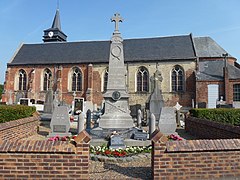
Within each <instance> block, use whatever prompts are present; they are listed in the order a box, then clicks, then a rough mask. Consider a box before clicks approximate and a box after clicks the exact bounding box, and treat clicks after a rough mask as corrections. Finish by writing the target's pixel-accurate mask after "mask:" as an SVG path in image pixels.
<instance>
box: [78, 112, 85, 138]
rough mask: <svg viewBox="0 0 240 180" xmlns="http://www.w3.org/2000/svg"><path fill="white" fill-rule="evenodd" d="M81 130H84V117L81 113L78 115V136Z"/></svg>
mask: <svg viewBox="0 0 240 180" xmlns="http://www.w3.org/2000/svg"><path fill="white" fill-rule="evenodd" d="M83 130H84V115H83V112H81V113H79V115H78V126H77V133H78V134H79V133H80V132H81V131H83Z"/></svg>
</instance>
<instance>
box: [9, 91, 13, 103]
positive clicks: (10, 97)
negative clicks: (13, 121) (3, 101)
mask: <svg viewBox="0 0 240 180" xmlns="http://www.w3.org/2000/svg"><path fill="white" fill-rule="evenodd" d="M8 94H9V99H8V105H12V104H13V100H12V94H13V92H12V90H10V91H8Z"/></svg>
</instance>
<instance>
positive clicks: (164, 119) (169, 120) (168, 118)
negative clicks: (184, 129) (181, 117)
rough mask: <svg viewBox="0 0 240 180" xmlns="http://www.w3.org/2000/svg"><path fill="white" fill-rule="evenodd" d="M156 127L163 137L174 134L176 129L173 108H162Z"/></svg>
mask: <svg viewBox="0 0 240 180" xmlns="http://www.w3.org/2000/svg"><path fill="white" fill-rule="evenodd" d="M158 127H159V130H160V132H161V133H163V134H165V135H170V134H173V133H175V131H176V128H177V123H176V113H175V108H173V107H163V108H162V111H161V115H160V119H159V123H158Z"/></svg>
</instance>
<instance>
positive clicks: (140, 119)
mask: <svg viewBox="0 0 240 180" xmlns="http://www.w3.org/2000/svg"><path fill="white" fill-rule="evenodd" d="M141 126H142V111H141V109H138V116H137V127H139V128H140V127H141Z"/></svg>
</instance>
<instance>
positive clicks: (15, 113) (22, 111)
mask: <svg viewBox="0 0 240 180" xmlns="http://www.w3.org/2000/svg"><path fill="white" fill-rule="evenodd" d="M34 112H36V107H32V106H23V105H11V106H4V105H0V123H4V122H8V121H12V120H16V119H21V118H25V117H30V116H32V115H33V113H34Z"/></svg>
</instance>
